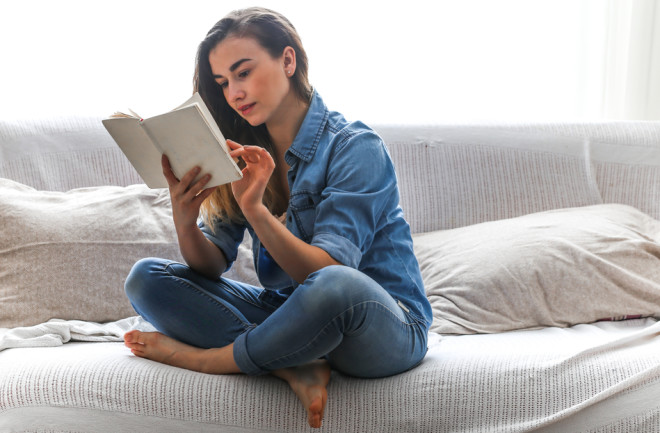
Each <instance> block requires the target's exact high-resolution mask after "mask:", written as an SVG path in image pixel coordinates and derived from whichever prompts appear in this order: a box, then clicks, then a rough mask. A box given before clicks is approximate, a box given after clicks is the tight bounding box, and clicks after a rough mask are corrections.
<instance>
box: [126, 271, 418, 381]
mask: <svg viewBox="0 0 660 433" xmlns="http://www.w3.org/2000/svg"><path fill="white" fill-rule="evenodd" d="M125 288H126V294H127V295H128V298H129V299H130V301H131V303H132V304H133V308H134V309H135V311H136V312H137V313H138V314H140V315H141V316H142V317H144V318H145V319H146V320H147V321H149V322H150V323H151V324H152V325H154V326H155V327H156V329H158V330H159V331H161V332H162V333H164V334H165V335H168V336H170V337H172V338H174V339H176V340H179V341H183V342H185V343H188V344H191V345H193V346H197V347H203V348H211V347H223V346H226V345H228V344H231V343H232V342H233V343H234V349H233V350H234V352H233V353H234V360H235V361H236V363H237V364H238V367H239V368H240V369H241V371H242V372H243V373H246V374H263V373H267V372H269V371H272V370H277V369H281V368H285V367H292V366H296V365H301V364H304V363H307V362H310V361H312V360H314V359H318V358H322V357H325V358H326V359H327V360H328V361H329V363H330V365H331V367H332V368H334V369H336V370H338V371H340V372H342V373H345V374H348V375H351V376H357V377H383V376H390V375H393V374H397V373H401V372H403V371H405V370H408V369H410V368H412V367H414V366H415V365H416V364H418V363H419V362H420V361H421V360H422V358H423V357H424V355H425V354H426V350H427V329H426V326H425V324H424V323H422V322H421V321H419V320H418V319H416V318H415V317H412V316H409V315H408V314H407V313H406V311H404V309H403V308H402V307H401V306H400V305H399V304H398V303H397V302H396V301H395V300H394V299H393V298H392V297H391V296H390V295H389V294H388V293H387V292H386V291H385V290H384V289H383V288H382V287H381V286H380V285H379V284H378V283H376V282H375V281H374V280H372V279H371V278H369V277H368V276H366V275H365V274H363V273H361V272H359V271H356V270H355V269H352V268H349V267H345V266H329V267H326V268H324V269H322V270H320V271H318V272H315V273H313V274H311V275H310V276H309V278H308V279H307V280H306V281H305V282H304V283H303V284H301V285H299V286H298V287H297V288H296V289H295V290H294V291H293V293H292V294H291V295H290V296H289V297H288V298H280V297H277V296H272V292H269V291H267V290H264V289H261V288H258V287H254V286H251V285H248V284H244V283H240V282H237V281H232V280H229V279H225V278H219V279H216V280H211V279H208V278H206V277H204V276H202V275H200V274H198V273H196V272H195V271H193V270H191V269H190V268H189V267H188V266H186V265H183V264H180V263H176V262H172V261H169V260H163V259H154V258H149V259H143V260H140V261H139V262H137V263H136V264H135V266H134V267H133V269H132V270H131V272H130V274H129V275H128V278H127V279H126V287H125Z"/></svg>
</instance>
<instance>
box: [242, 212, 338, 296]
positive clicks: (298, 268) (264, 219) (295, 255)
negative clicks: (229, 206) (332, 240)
mask: <svg viewBox="0 0 660 433" xmlns="http://www.w3.org/2000/svg"><path fill="white" fill-rule="evenodd" d="M243 212H244V214H245V217H246V218H247V220H248V221H249V222H250V224H251V225H252V228H253V229H254V231H255V233H256V234H257V236H259V240H261V243H262V244H263V246H264V247H266V249H267V250H268V253H269V254H270V255H271V256H272V257H273V259H274V260H275V261H276V262H277V264H278V265H279V266H280V267H281V268H282V269H283V270H284V272H286V273H287V274H289V276H290V277H291V278H293V279H294V280H296V281H297V282H298V283H301V284H302V283H303V282H304V281H305V280H306V279H307V277H308V276H309V274H311V273H312V272H316V271H318V270H319V269H322V268H324V267H326V266H330V265H339V264H341V263H339V262H338V261H336V260H335V259H333V258H332V257H331V256H330V255H329V254H328V253H327V252H326V251H324V250H323V249H321V248H319V247H316V246H313V245H309V244H308V243H306V242H304V241H302V240H300V239H298V238H297V237H296V236H295V235H294V234H293V233H291V232H290V231H289V230H288V229H287V228H286V226H285V225H284V224H282V223H281V222H280V221H278V220H277V218H275V217H274V216H273V215H272V214H271V213H270V212H269V211H268V209H267V208H266V207H265V206H264V205H261V206H258V207H257V208H255V209H253V210H250V211H249V215H248V214H246V213H245V211H243Z"/></svg>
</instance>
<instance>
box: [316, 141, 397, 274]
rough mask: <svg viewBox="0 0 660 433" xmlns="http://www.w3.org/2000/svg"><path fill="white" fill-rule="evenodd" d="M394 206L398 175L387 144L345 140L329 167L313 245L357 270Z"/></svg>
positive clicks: (317, 213)
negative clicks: (387, 211) (385, 210)
mask: <svg viewBox="0 0 660 433" xmlns="http://www.w3.org/2000/svg"><path fill="white" fill-rule="evenodd" d="M392 200H394V201H398V195H397V189H396V174H395V171H394V166H393V164H392V160H391V158H390V156H389V154H388V152H387V148H386V147H385V144H384V143H383V141H382V139H381V138H380V137H379V136H378V135H377V134H375V133H374V132H371V131H364V132H360V133H358V134H355V135H353V136H351V137H350V138H345V139H344V142H342V143H340V144H339V145H337V146H336V147H335V151H334V154H333V155H332V157H331V160H330V162H329V165H328V169H327V184H326V187H325V188H324V190H323V191H322V193H321V200H320V202H319V203H318V205H317V207H316V217H315V221H314V236H313V238H312V242H311V244H312V245H315V246H318V247H319V248H322V249H323V250H325V251H326V252H327V253H328V254H330V256H332V257H333V258H334V259H335V260H337V261H339V262H340V263H342V264H344V265H346V266H350V267H353V268H358V265H359V263H360V261H361V259H362V255H363V254H364V253H365V252H366V251H367V250H369V248H370V247H371V244H372V242H373V236H374V233H377V232H378V231H379V230H378V229H379V227H380V226H381V225H383V224H384V223H385V221H384V220H383V219H384V218H387V216H386V215H383V209H386V208H391V206H390V205H391V204H392V203H391V201H392Z"/></svg>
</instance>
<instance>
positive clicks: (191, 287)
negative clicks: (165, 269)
mask: <svg viewBox="0 0 660 433" xmlns="http://www.w3.org/2000/svg"><path fill="white" fill-rule="evenodd" d="M170 277H171V278H174V280H175V281H176V282H177V283H179V284H180V285H182V286H183V287H185V288H186V289H189V290H191V291H192V292H194V293H195V294H197V295H199V296H202V297H203V298H204V299H205V300H207V301H209V302H211V303H212V304H214V305H216V306H218V307H220V309H222V310H223V311H224V312H225V313H229V314H230V315H231V317H232V320H234V321H235V322H237V323H238V324H240V325H241V326H243V328H244V329H248V328H249V327H250V325H251V324H250V323H246V322H244V321H242V320H240V319H239V318H238V317H237V316H236V314H235V313H234V312H233V311H231V310H230V309H229V308H227V307H226V306H225V305H224V304H222V303H221V302H218V301H217V300H215V299H213V298H212V297H211V296H209V295H207V294H206V293H204V291H203V289H200V288H199V287H197V286H196V285H193V284H191V283H190V282H189V281H186V280H185V279H184V278H181V277H178V276H175V275H171V274H170Z"/></svg>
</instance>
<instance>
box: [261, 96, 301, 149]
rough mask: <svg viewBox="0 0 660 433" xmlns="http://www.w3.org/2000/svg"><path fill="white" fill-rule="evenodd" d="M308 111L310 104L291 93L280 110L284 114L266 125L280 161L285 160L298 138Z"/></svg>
mask: <svg viewBox="0 0 660 433" xmlns="http://www.w3.org/2000/svg"><path fill="white" fill-rule="evenodd" d="M308 109H309V103H308V102H303V101H301V100H300V99H299V98H298V97H297V96H295V95H293V93H291V94H290V95H289V97H288V98H287V99H286V100H285V101H284V103H283V105H282V107H281V109H280V110H279V112H280V113H282V114H281V115H280V116H277V117H275V118H273V119H272V120H270V121H269V122H267V123H266V129H268V134H269V135H270V138H271V140H272V142H273V145H274V146H275V151H276V152H277V156H278V159H280V160H283V159H284V154H285V153H286V151H287V149H289V147H290V146H291V143H293V140H294V139H295V138H296V135H297V134H298V131H299V130H300V126H301V125H302V123H303V120H305V115H306V114H307V110H308Z"/></svg>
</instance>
